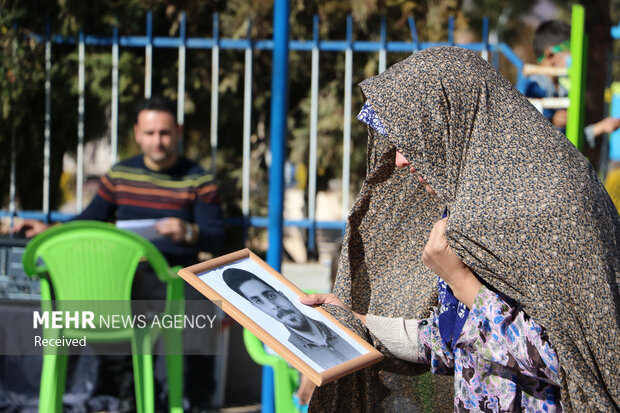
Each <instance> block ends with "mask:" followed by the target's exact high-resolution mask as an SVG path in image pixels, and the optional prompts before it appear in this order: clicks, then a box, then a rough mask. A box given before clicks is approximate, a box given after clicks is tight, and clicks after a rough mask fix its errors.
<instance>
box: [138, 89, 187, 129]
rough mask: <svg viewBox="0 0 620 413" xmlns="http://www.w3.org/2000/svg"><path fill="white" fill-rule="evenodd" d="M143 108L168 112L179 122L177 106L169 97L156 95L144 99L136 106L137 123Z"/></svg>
mask: <svg viewBox="0 0 620 413" xmlns="http://www.w3.org/2000/svg"><path fill="white" fill-rule="evenodd" d="M143 110H157V111H161V112H168V113H169V114H171V115H172V117H173V118H174V123H177V107H176V105H175V104H174V102H173V101H172V100H170V99H168V98H167V97H164V96H160V95H154V96H151V97H150V98H147V99H144V100H142V101H141V102H140V103H139V104H138V106H137V107H136V123H138V115H139V114H140V112H142V111H143Z"/></svg>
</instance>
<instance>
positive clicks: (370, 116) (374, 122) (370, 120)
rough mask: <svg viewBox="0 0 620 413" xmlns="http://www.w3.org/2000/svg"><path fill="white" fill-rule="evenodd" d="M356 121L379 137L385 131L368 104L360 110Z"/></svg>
mask: <svg viewBox="0 0 620 413" xmlns="http://www.w3.org/2000/svg"><path fill="white" fill-rule="evenodd" d="M357 119H358V120H360V121H362V122H364V123H365V124H367V125H368V126H370V127H371V128H373V129H374V130H376V131H377V132H379V133H380V134H381V135H385V129H384V128H383V124H382V123H381V120H379V117H378V116H377V115H376V114H375V111H374V110H372V107H370V105H369V104H368V102H366V103H364V106H363V107H362V110H361V111H360V113H359V114H358V115H357Z"/></svg>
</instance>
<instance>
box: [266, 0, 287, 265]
mask: <svg viewBox="0 0 620 413" xmlns="http://www.w3.org/2000/svg"><path fill="white" fill-rule="evenodd" d="M274 7H275V9H274V13H273V27H274V30H273V33H274V34H273V40H274V49H273V64H272V71H271V122H270V123H271V133H270V135H271V136H270V145H269V146H270V150H271V165H270V166H269V248H268V250H267V263H268V264H269V265H271V266H272V267H273V268H274V269H275V270H276V271H280V268H281V266H282V222H283V219H284V217H283V213H284V161H285V152H286V151H285V148H286V114H287V109H288V108H287V103H288V102H287V100H288V99H287V97H288V74H289V73H288V38H289V23H288V19H289V8H290V4H289V1H288V0H275V5H274Z"/></svg>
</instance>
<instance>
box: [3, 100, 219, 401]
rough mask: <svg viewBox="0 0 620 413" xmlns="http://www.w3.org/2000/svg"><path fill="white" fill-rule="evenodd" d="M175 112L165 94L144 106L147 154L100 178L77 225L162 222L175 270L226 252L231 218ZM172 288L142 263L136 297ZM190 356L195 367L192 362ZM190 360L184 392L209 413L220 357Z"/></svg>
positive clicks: (163, 242) (140, 133)
mask: <svg viewBox="0 0 620 413" xmlns="http://www.w3.org/2000/svg"><path fill="white" fill-rule="evenodd" d="M176 113H177V110H176V105H175V103H174V102H172V101H171V100H170V99H168V98H165V97H163V96H152V97H150V98H148V99H144V100H143V101H141V102H140V103H139V104H138V106H137V108H136V114H135V124H134V127H133V131H134V137H135V141H136V143H137V144H138V146H139V147H140V150H141V152H142V153H141V154H140V155H136V156H133V157H131V158H129V159H126V160H124V161H122V162H119V163H118V164H116V165H114V166H112V168H111V169H110V170H109V171H108V173H107V174H106V175H104V176H103V177H102V178H101V182H100V184H99V189H98V191H97V194H96V195H95V197H94V198H93V200H92V201H91V203H90V204H89V205H88V207H86V209H85V210H84V211H83V212H82V213H80V214H78V215H77V216H75V217H74V218H73V219H72V220H95V221H106V222H107V221H123V220H134V219H157V220H158V222H157V223H156V225H155V229H156V231H157V232H158V233H159V234H160V235H162V237H161V238H158V239H154V240H151V241H152V242H153V244H154V245H155V246H156V247H157V248H158V249H159V250H160V251H161V253H162V254H163V255H164V257H165V258H166V260H167V261H168V264H169V265H171V266H172V265H182V266H189V265H192V264H195V263H196V262H197V261H198V252H199V251H206V252H210V253H213V254H215V255H217V254H219V253H220V252H221V248H222V244H223V243H222V240H223V238H224V221H223V218H222V207H221V204H220V197H219V194H218V186H217V183H216V182H215V179H214V177H213V175H212V174H210V173H207V172H206V171H205V170H204V169H203V168H202V167H201V166H200V165H198V164H197V163H195V162H193V161H190V160H189V159H187V158H186V157H185V156H182V155H180V154H179V153H178V148H179V143H180V141H181V139H182V130H183V129H182V126H181V125H179V124H178V122H177V115H176ZM47 227H48V225H47V224H45V223H43V222H41V221H36V220H32V219H25V220H23V221H22V222H21V223H18V224H17V225H16V226H15V227H14V228H13V232H20V231H21V232H23V233H24V234H25V235H26V236H27V237H33V236H35V235H36V234H38V233H40V232H42V231H44V230H45V229H46V228H47ZM165 287H166V286H165V284H163V283H161V282H160V281H159V279H158V278H157V276H156V275H155V274H154V272H153V271H152V269H151V268H150V267H148V266H144V265H140V267H139V268H138V271H137V273H136V276H135V278H134V284H133V291H132V297H133V299H138V300H162V301H163V300H165V299H166V289H165ZM185 294H186V298H190V299H191V298H194V299H202V298H203V297H202V295H200V294H199V293H197V292H196V290H195V289H193V288H186V289H185ZM188 357H189V359H190V360H191V362H187V359H188ZM188 357H186V370H185V371H186V373H185V388H186V394H187V397H188V399H189V402H190V405H191V406H192V408H195V409H198V408H209V407H211V406H210V402H209V400H208V397H207V396H206V394H207V392H210V391H211V390H212V389H213V388H214V379H213V377H212V374H213V357H211V356H188ZM159 359H162V360H163V357H161V358H159ZM158 362H159V361H158ZM103 367H104V368H107V366H106V365H104V366H103ZM163 370H164V369H163V368H159V367H158V368H157V369H156V382H157V383H158V385H160V386H161V387H164V386H165V379H164V378H163V377H161V376H162V374H160V373H158V372H160V371H163ZM205 390H207V392H205ZM160 401H161V400H160Z"/></svg>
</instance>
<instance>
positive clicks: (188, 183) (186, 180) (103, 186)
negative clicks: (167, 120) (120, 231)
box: [75, 155, 224, 265]
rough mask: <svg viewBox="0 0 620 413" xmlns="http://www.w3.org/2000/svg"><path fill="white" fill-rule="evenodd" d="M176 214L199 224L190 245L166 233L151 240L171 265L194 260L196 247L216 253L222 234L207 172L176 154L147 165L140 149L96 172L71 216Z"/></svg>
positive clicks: (123, 217)
mask: <svg viewBox="0 0 620 413" xmlns="http://www.w3.org/2000/svg"><path fill="white" fill-rule="evenodd" d="M167 217H176V218H179V219H182V220H183V221H187V222H195V223H196V224H198V226H199V227H200V237H199V239H198V242H197V243H196V245H193V246H188V245H185V244H184V243H176V242H174V241H172V240H169V239H164V240H154V241H153V243H154V244H155V246H156V247H158V248H159V250H160V251H161V252H162V253H163V254H164V256H165V257H166V258H167V259H168V261H169V263H170V264H171V265H175V264H181V265H190V264H193V263H195V262H196V258H197V252H198V251H199V250H200V251H209V252H212V253H215V254H217V253H218V252H219V248H218V247H220V246H221V245H222V239H223V235H224V229H223V222H222V210H221V206H220V200H219V195H218V191H217V185H216V183H215V181H214V179H213V176H212V175H210V174H208V173H206V172H205V171H204V169H202V168H201V167H200V166H199V165H198V164H196V163H194V162H191V161H190V160H188V159H187V158H184V157H180V158H179V160H178V161H177V162H176V164H175V165H174V166H172V167H171V168H169V169H166V170H161V171H153V170H150V169H149V168H148V167H147V166H146V165H145V164H144V158H143V156H142V155H138V156H134V157H133V158H130V159H127V160H125V161H123V162H121V163H118V164H116V165H114V166H113V167H112V168H111V169H110V171H109V172H108V173H107V174H106V175H104V176H103V177H102V178H101V182H100V184H99V190H98V191H97V194H96V196H95V197H94V199H93V201H92V202H91V203H90V205H89V206H88V207H87V208H86V209H85V210H84V211H83V212H82V213H81V214H80V215H79V216H77V217H76V218H75V219H90V220H97V221H110V220H127V219H149V218H150V219H158V218H167Z"/></svg>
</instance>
